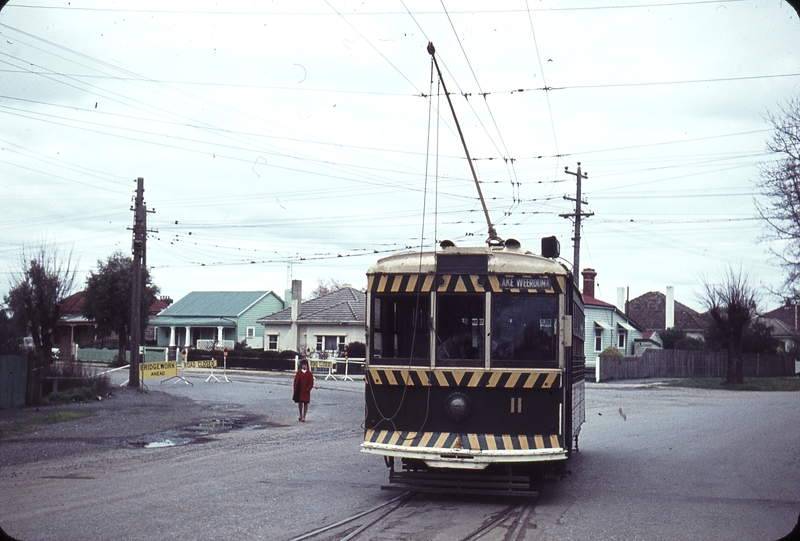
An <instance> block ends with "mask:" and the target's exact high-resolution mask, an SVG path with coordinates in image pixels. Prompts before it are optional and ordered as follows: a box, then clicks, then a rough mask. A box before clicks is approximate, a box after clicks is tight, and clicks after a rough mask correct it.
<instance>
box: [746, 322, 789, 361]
mask: <svg viewBox="0 0 800 541" xmlns="http://www.w3.org/2000/svg"><path fill="white" fill-rule="evenodd" d="M781 345H782V344H781V341H780V340H778V339H777V338H775V337H773V336H772V329H771V328H770V327H768V326H767V325H766V324H765V323H764V322H763V321H753V322H752V323H751V324H750V325H748V326H747V328H745V330H744V336H743V337H742V351H744V352H745V353H775V352H777V351H778V348H780V347H781Z"/></svg>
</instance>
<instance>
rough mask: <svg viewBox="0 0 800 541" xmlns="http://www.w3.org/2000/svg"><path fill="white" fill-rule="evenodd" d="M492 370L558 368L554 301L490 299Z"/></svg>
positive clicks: (551, 298)
mask: <svg viewBox="0 0 800 541" xmlns="http://www.w3.org/2000/svg"><path fill="white" fill-rule="evenodd" d="M491 337H492V366H495V367H531V368H550V367H557V366H558V297H556V296H554V295H546V296H545V295H513V294H509V295H502V294H501V295H494V296H493V297H492V334H491Z"/></svg>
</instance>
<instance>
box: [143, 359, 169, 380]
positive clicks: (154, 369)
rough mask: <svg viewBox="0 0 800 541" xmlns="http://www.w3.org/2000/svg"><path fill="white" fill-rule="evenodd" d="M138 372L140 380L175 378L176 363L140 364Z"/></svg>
mask: <svg viewBox="0 0 800 541" xmlns="http://www.w3.org/2000/svg"><path fill="white" fill-rule="evenodd" d="M139 372H140V376H141V378H142V379H147V378H171V377H175V376H177V375H178V362H177V361H169V362H165V363H142V364H140V365H139Z"/></svg>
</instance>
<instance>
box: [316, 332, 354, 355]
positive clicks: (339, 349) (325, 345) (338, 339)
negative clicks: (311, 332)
mask: <svg viewBox="0 0 800 541" xmlns="http://www.w3.org/2000/svg"><path fill="white" fill-rule="evenodd" d="M346 338H347V337H345V336H317V351H334V352H336V353H337V354H342V353H344V346H345V343H344V341H345V339H346Z"/></svg>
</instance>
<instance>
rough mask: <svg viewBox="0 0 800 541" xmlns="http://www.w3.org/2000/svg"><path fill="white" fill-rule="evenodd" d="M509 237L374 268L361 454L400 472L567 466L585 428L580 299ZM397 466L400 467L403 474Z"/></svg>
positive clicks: (389, 260)
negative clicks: (380, 458)
mask: <svg viewBox="0 0 800 541" xmlns="http://www.w3.org/2000/svg"><path fill="white" fill-rule="evenodd" d="M554 244H557V243H556V242H555V239H554V238H549V239H544V241H543V246H544V247H545V250H544V254H545V255H541V254H539V255H537V254H533V253H531V252H530V251H526V250H524V249H523V248H522V247H521V246H520V244H519V243H518V242H516V241H515V240H513V239H508V240H506V241H505V242H504V243H503V245H502V246H498V245H494V246H493V245H488V246H485V247H458V246H456V245H455V244H453V243H452V242H444V243H442V249H441V250H440V251H435V252H425V253H419V252H409V253H405V254H398V255H393V256H389V257H386V258H383V259H381V260H379V261H378V262H377V263H376V264H375V265H374V266H373V267H372V268H370V269H369V271H368V273H367V279H368V281H367V284H368V287H367V342H368V346H367V366H366V378H365V381H366V419H365V433H364V441H363V443H362V444H361V450H362V451H363V452H365V453H370V454H377V455H381V456H383V457H385V459H386V464H387V466H388V467H389V468H390V480H392V481H393V482H401V483H402V482H404V481H402V479H403V478H405V479H408V476H405V477H404V474H403V472H425V471H440V472H442V471H448V470H449V471H451V472H452V471H454V470H487V472H488V471H491V472H493V473H498V472H500V475H505V474H507V473H509V474H510V473H512V472H515V471H516V473H523V474H524V475H527V476H530V475H531V471H532V468H531V467H532V466H535V465H551V466H552V465H558V464H559V463H563V461H565V460H566V459H567V458H568V457H569V456H570V453H571V452H572V451H573V449H576V448H577V443H578V435H579V433H580V428H581V424H582V423H583V421H584V418H585V414H584V359H583V340H584V328H583V327H584V316H583V301H582V298H581V295H580V292H579V291H578V288H577V286H576V285H575V283H574V282H573V278H572V274H571V273H570V272H569V270H568V269H566V268H565V267H564V266H563V265H561V264H560V263H559V262H557V261H556V259H555V257H554V256H556V255H557V254H556V252H557V250H556V251H555V252H554V251H553V248H552V246H553V245H554ZM397 462H400V463H401V464H402V468H401V469H400V470H399V471H398V470H397V469H396V468H395V465H396V463H397Z"/></svg>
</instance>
